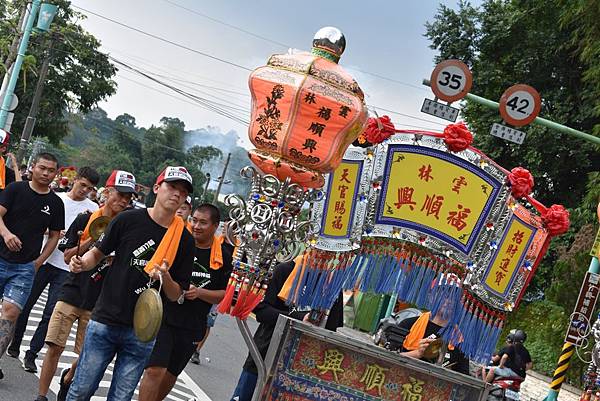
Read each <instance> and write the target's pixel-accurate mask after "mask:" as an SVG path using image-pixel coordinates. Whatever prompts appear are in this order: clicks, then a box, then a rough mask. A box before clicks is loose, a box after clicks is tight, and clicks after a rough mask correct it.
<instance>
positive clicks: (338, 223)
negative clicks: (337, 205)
mask: <svg viewBox="0 0 600 401" xmlns="http://www.w3.org/2000/svg"><path fill="white" fill-rule="evenodd" d="M331 227H333V228H334V229H336V230H341V229H342V228H344V224H343V223H342V216H335V217H334V218H333V221H332V222H331Z"/></svg>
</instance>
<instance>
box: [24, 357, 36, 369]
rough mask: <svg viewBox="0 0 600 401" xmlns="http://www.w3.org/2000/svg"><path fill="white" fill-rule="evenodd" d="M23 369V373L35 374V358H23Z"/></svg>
mask: <svg viewBox="0 0 600 401" xmlns="http://www.w3.org/2000/svg"><path fill="white" fill-rule="evenodd" d="M23 369H25V372H30V373H37V366H36V365H35V358H31V357H29V356H25V358H24V359H23Z"/></svg>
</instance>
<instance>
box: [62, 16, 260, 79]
mask: <svg viewBox="0 0 600 401" xmlns="http://www.w3.org/2000/svg"><path fill="white" fill-rule="evenodd" d="M71 7H74V8H77V9H78V10H81V11H85V12H86V13H89V14H92V15H94V16H96V17H98V18H102V19H103V20H106V21H110V22H112V23H114V24H117V25H119V26H122V27H124V28H127V29H130V30H132V31H135V32H137V33H140V34H142V35H145V36H149V37H151V38H153V39H156V40H160V41H161V42H165V43H168V44H170V45H173V46H176V47H179V48H181V49H184V50H187V51H190V52H193V53H196V54H199V55H201V56H204V57H208V58H210V59H213V60H216V61H219V62H221V63H225V64H229V65H231V66H234V67H237V68H241V69H243V70H246V71H252V69H251V68H248V67H245V66H243V65H241V64H237V63H234V62H233V61H229V60H225V59H222V58H220V57H217V56H213V55H212V54H208V53H205V52H203V51H200V50H197V49H193V48H191V47H189V46H186V45H182V44H181V43H177V42H173V41H172V40H169V39H166V38H163V37H162V36H158V35H155V34H153V33H150V32H146V31H143V30H141V29H138V28H135V27H133V26H131V25H127V24H125V23H123V22H120V21H117V20H114V19H112V18H109V17H106V16H104V15H101V14H98V13H95V12H93V11H90V10H87V9H85V8H83V7H79V6H76V5H74V4H71Z"/></svg>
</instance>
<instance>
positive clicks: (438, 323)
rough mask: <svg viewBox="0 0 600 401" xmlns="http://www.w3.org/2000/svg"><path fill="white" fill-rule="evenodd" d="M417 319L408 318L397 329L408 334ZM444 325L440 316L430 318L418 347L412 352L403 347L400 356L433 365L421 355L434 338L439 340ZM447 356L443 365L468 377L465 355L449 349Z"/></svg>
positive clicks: (453, 348) (455, 349)
mask: <svg viewBox="0 0 600 401" xmlns="http://www.w3.org/2000/svg"><path fill="white" fill-rule="evenodd" d="M418 319H419V318H418V317H409V318H408V319H404V320H403V321H402V322H400V324H399V325H398V327H399V328H402V329H404V331H405V332H410V331H411V329H412V327H413V325H414V324H415V323H416V322H417V320H418ZM446 324H447V320H445V319H444V318H443V317H442V316H434V317H433V318H430V319H429V321H428V322H427V326H426V328H425V334H424V335H423V338H422V339H421V340H420V341H419V347H418V348H416V349H414V350H408V349H406V348H404V346H403V347H402V351H403V352H402V354H401V355H404V356H410V357H412V358H416V359H421V360H423V361H425V362H429V363H435V362H436V361H435V360H430V359H427V358H425V357H424V356H423V354H424V353H425V350H426V349H427V347H428V346H429V344H430V343H432V342H433V341H434V340H435V338H434V336H435V337H436V338H439V336H440V335H439V333H440V331H441V330H442V329H443V328H444V327H445V326H446ZM405 344H406V343H405ZM450 348H451V349H450ZM448 354H449V358H448V360H447V361H446V364H445V365H447V366H448V368H449V369H451V370H454V371H455V372H459V373H463V374H465V375H468V374H469V359H468V358H467V357H466V356H465V354H463V353H462V352H461V351H460V350H459V349H458V348H455V347H449V351H448ZM436 359H437V358H436Z"/></svg>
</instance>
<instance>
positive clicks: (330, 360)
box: [317, 349, 344, 381]
mask: <svg viewBox="0 0 600 401" xmlns="http://www.w3.org/2000/svg"><path fill="white" fill-rule="evenodd" d="M343 361H344V354H342V353H341V352H340V351H338V350H337V349H328V350H326V351H325V358H324V359H323V363H322V364H321V365H317V369H319V373H320V374H321V375H324V374H325V373H327V372H331V373H333V378H334V379H335V381H337V380H338V376H337V374H338V373H344V369H342V362H343Z"/></svg>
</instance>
